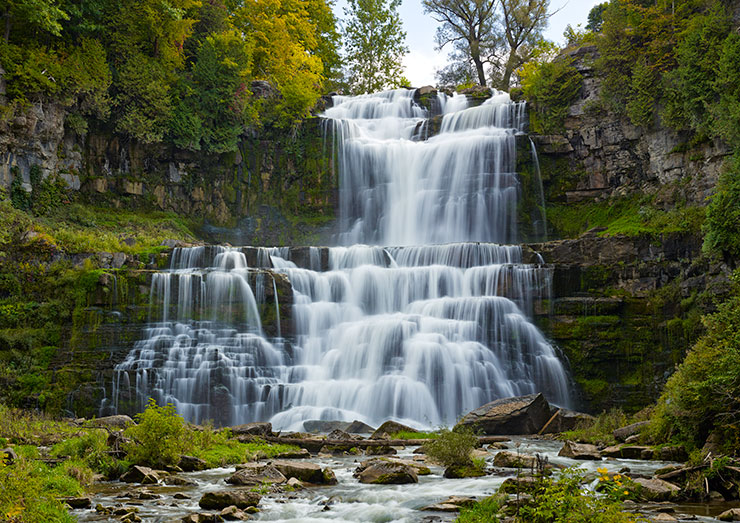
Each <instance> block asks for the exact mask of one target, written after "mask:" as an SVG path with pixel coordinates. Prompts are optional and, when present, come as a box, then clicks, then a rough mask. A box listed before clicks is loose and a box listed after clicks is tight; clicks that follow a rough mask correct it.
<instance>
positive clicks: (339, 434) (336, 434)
mask: <svg viewBox="0 0 740 523" xmlns="http://www.w3.org/2000/svg"><path fill="white" fill-rule="evenodd" d="M326 439H341V440H354V439H355V438H354V436H352V435H351V434H349V433H347V432H344V431H343V430H341V429H334V430H332V431H331V432H330V433H329V434H327V435H326Z"/></svg>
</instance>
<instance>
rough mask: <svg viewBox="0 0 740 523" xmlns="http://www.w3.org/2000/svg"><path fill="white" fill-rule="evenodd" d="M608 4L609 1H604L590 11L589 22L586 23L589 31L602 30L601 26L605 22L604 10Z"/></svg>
mask: <svg viewBox="0 0 740 523" xmlns="http://www.w3.org/2000/svg"><path fill="white" fill-rule="evenodd" d="M608 6H609V2H603V3H601V4H596V5H595V6H593V7H592V8H591V10H590V11H589V12H588V24H586V29H587V30H588V31H593V32H594V33H597V32H599V31H600V30H601V26H602V25H603V24H604V11H606V8H607V7H608Z"/></svg>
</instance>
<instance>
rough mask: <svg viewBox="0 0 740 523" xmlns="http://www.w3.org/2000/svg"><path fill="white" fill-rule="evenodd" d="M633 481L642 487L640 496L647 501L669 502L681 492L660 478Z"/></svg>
mask: <svg viewBox="0 0 740 523" xmlns="http://www.w3.org/2000/svg"><path fill="white" fill-rule="evenodd" d="M633 481H634V482H635V483H637V484H638V485H639V486H640V489H639V492H640V496H641V497H643V498H644V499H646V500H647V501H669V500H671V499H673V498H675V497H676V496H677V495H678V493H679V492H680V491H681V489H680V488H679V487H677V486H676V485H674V484H673V483H668V482H667V481H664V480H662V479H658V478H653V479H646V478H635V479H634V480H633Z"/></svg>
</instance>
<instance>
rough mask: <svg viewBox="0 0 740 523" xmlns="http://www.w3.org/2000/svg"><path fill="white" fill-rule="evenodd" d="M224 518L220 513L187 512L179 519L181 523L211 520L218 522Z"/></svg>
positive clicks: (206, 522)
mask: <svg viewBox="0 0 740 523" xmlns="http://www.w3.org/2000/svg"><path fill="white" fill-rule="evenodd" d="M223 520H224V518H222V517H221V515H220V514H200V513H198V514H188V515H187V516H185V517H184V518H182V519H181V520H180V521H182V522H183V523H211V522H220V521H223Z"/></svg>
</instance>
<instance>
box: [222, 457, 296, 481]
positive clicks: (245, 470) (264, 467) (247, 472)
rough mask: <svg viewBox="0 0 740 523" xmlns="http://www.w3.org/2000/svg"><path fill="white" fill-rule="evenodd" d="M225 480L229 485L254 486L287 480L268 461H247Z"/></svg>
mask: <svg viewBox="0 0 740 523" xmlns="http://www.w3.org/2000/svg"><path fill="white" fill-rule="evenodd" d="M225 481H226V483H229V484H231V485H243V486H245V485H246V486H255V485H262V484H266V483H267V484H270V485H272V484H280V483H285V482H286V481H288V480H287V478H286V477H285V476H284V475H283V473H282V472H280V471H279V470H278V469H277V468H275V466H273V465H271V464H269V463H247V464H245V465H241V466H240V468H238V469H237V471H236V472H235V473H234V474H232V475H231V476H230V477H228V478H226V480H225Z"/></svg>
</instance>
